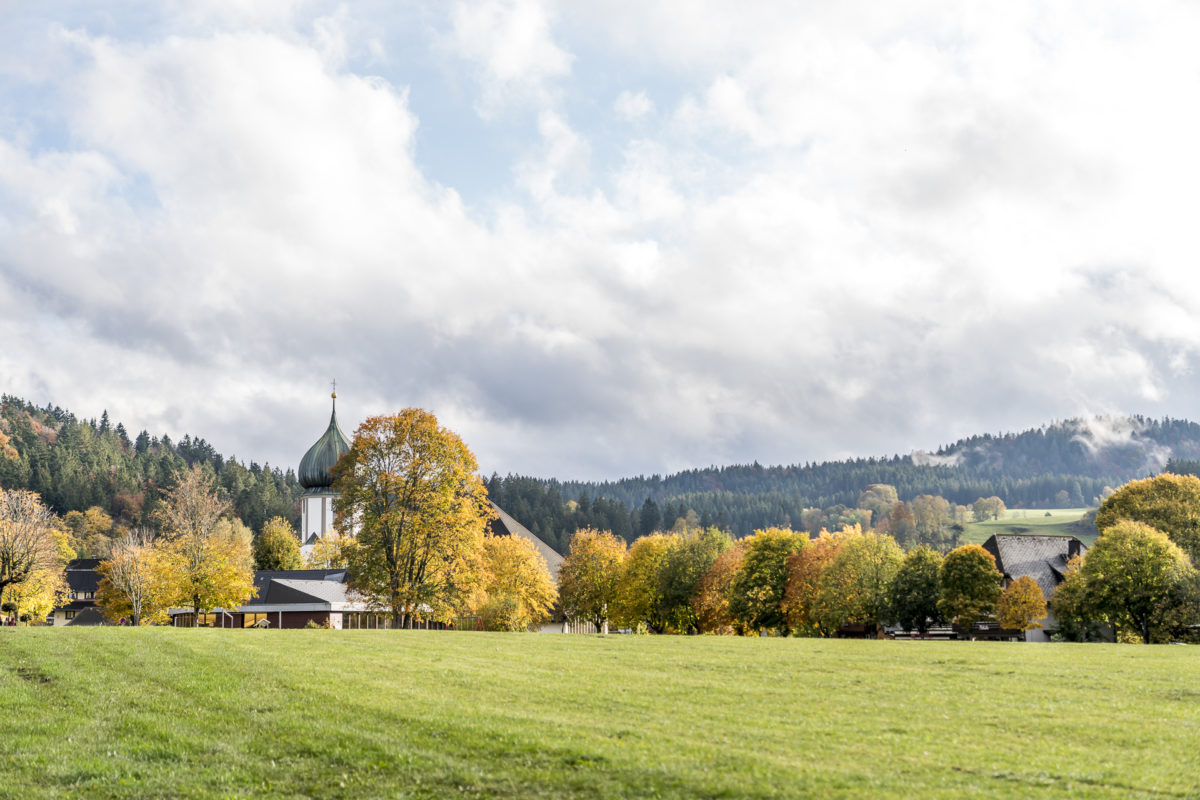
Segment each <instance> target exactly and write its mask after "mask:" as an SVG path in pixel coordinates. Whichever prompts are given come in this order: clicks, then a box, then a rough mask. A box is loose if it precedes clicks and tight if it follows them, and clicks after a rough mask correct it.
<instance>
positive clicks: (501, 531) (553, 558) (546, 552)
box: [488, 500, 563, 581]
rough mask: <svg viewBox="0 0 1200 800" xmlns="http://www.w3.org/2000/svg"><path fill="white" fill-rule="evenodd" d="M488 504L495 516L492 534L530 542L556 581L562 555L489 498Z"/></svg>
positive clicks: (492, 523) (492, 522)
mask: <svg viewBox="0 0 1200 800" xmlns="http://www.w3.org/2000/svg"><path fill="white" fill-rule="evenodd" d="M488 505H490V506H491V507H492V511H495V512H496V518H495V519H493V520H492V521H491V529H492V534H493V535H495V536H518V537H520V538H522V539H525V540H527V541H529V542H531V543H532V544H533V546H534V548H535V549H536V550H537V551H538V554H539V555H540V556H541V557H542V558H544V559H546V566H547V567H548V568H549V569H550V575H551V576H552V577H553V578H554V580H556V581H557V580H558V569H559V567H561V566H562V562H563V557H562V556H561V555H559V554H558V552H557V551H556V550H555V549H554V548H553V547H551V546H550V545H548V544H546V543H545V542H543V541H542V540H541V538H540V537H538V536H537V535H536V534H534V532H533V531H531V530H529V529H528V528H526V527H525V526H524V525H522V524H521V523H519V522H517V521H516V520H515V519H513V518H512V516H511V515H510V514H509V513H508V512H507V511H505V510H504V509H503V508H501V507H500V506H498V505H496V504H495V503H493V502H492V501H491V500H488Z"/></svg>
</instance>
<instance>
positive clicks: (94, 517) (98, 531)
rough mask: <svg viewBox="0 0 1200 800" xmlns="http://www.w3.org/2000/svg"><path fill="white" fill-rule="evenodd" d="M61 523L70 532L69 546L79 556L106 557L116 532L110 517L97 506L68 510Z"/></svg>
mask: <svg viewBox="0 0 1200 800" xmlns="http://www.w3.org/2000/svg"><path fill="white" fill-rule="evenodd" d="M63 524H64V525H65V526H66V528H67V530H68V531H70V533H71V546H72V549H74V550H75V552H76V553H78V557H79V558H104V557H106V556H107V555H108V553H109V549H110V548H111V547H112V540H113V536H114V535H116V534H117V531H116V530H115V526H114V525H113V520H112V517H110V516H109V515H108V513H107V512H106V511H105V510H104V509H102V508H99V507H97V506H92V507H91V508H89V509H87V510H86V511H68V512H67V513H66V514H65V515H64V516H63Z"/></svg>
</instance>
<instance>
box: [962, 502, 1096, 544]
mask: <svg viewBox="0 0 1200 800" xmlns="http://www.w3.org/2000/svg"><path fill="white" fill-rule="evenodd" d="M1090 510H1092V509H1087V508H1051V509H1045V508H1010V509H1009V510H1008V513H1007V514H1005V516H1004V518H1003V519H990V520H987V521H986V522H968V523H967V524H966V526H965V527H966V530H965V531H964V533H963V536H962V542H961V543H962V544H983V543H984V542H985V541H987V538H988V537H989V536H994V535H996V534H1034V535H1039V536H1074V537H1076V538H1077V539H1079V540H1080V541H1082V542H1083V543H1084V544H1086V545H1089V546H1090V545H1091V544H1092V543H1093V542H1094V541H1096V529H1095V527H1094V526H1087V525H1084V524H1083V523H1082V522H1080V518H1081V517H1083V515H1084V514H1086V513H1087V512H1088V511H1090Z"/></svg>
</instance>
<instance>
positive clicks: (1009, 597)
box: [996, 575, 1046, 631]
mask: <svg viewBox="0 0 1200 800" xmlns="http://www.w3.org/2000/svg"><path fill="white" fill-rule="evenodd" d="M1045 616H1046V597H1045V595H1043V594H1042V589H1041V587H1040V586H1038V584H1037V581H1035V580H1034V579H1033V578H1031V577H1029V576H1028V575H1022V576H1021V577H1020V578H1017V579H1016V580H1015V581H1013V582H1012V583H1010V584H1009V585H1008V588H1007V589H1005V590H1004V592H1003V593H1002V594H1001V595H1000V599H999V600H997V601H996V621H997V622H999V623H1000V627H1001V628H1010V629H1013V630H1018V631H1027V630H1031V629H1033V628H1040V627H1042V623H1041V622H1039V621H1038V620H1041V619H1044V618H1045Z"/></svg>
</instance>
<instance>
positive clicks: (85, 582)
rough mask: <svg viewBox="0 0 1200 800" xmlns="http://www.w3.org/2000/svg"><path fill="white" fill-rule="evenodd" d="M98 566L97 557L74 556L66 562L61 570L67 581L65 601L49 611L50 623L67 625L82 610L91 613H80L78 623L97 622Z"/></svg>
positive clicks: (94, 623) (73, 620) (98, 560)
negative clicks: (65, 566) (65, 565)
mask: <svg viewBox="0 0 1200 800" xmlns="http://www.w3.org/2000/svg"><path fill="white" fill-rule="evenodd" d="M98 566H100V559H98V558H75V559H72V560H71V561H69V562H67V568H66V569H65V570H63V576H64V577H65V578H66V582H67V597H66V602H64V603H63V604H62V605H61V606H59V607H58V608H55V609H54V611H53V612H52V613H51V615H50V619H51V624H52V625H69V624H71V623H73V622H75V620H76V618H77V617H80V615H81V614H82V612H84V611H89V610H91V611H92V613H89V614H82V617H80V621H79V624H81V625H82V624H92V625H96V624H99V619H100V618H99V617H98V616H97V615H98V614H99V611H98V610H97V608H96V592H97V591H98V590H99V588H100V573H99V572H96V567H98ZM88 620H96V621H94V622H88Z"/></svg>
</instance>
